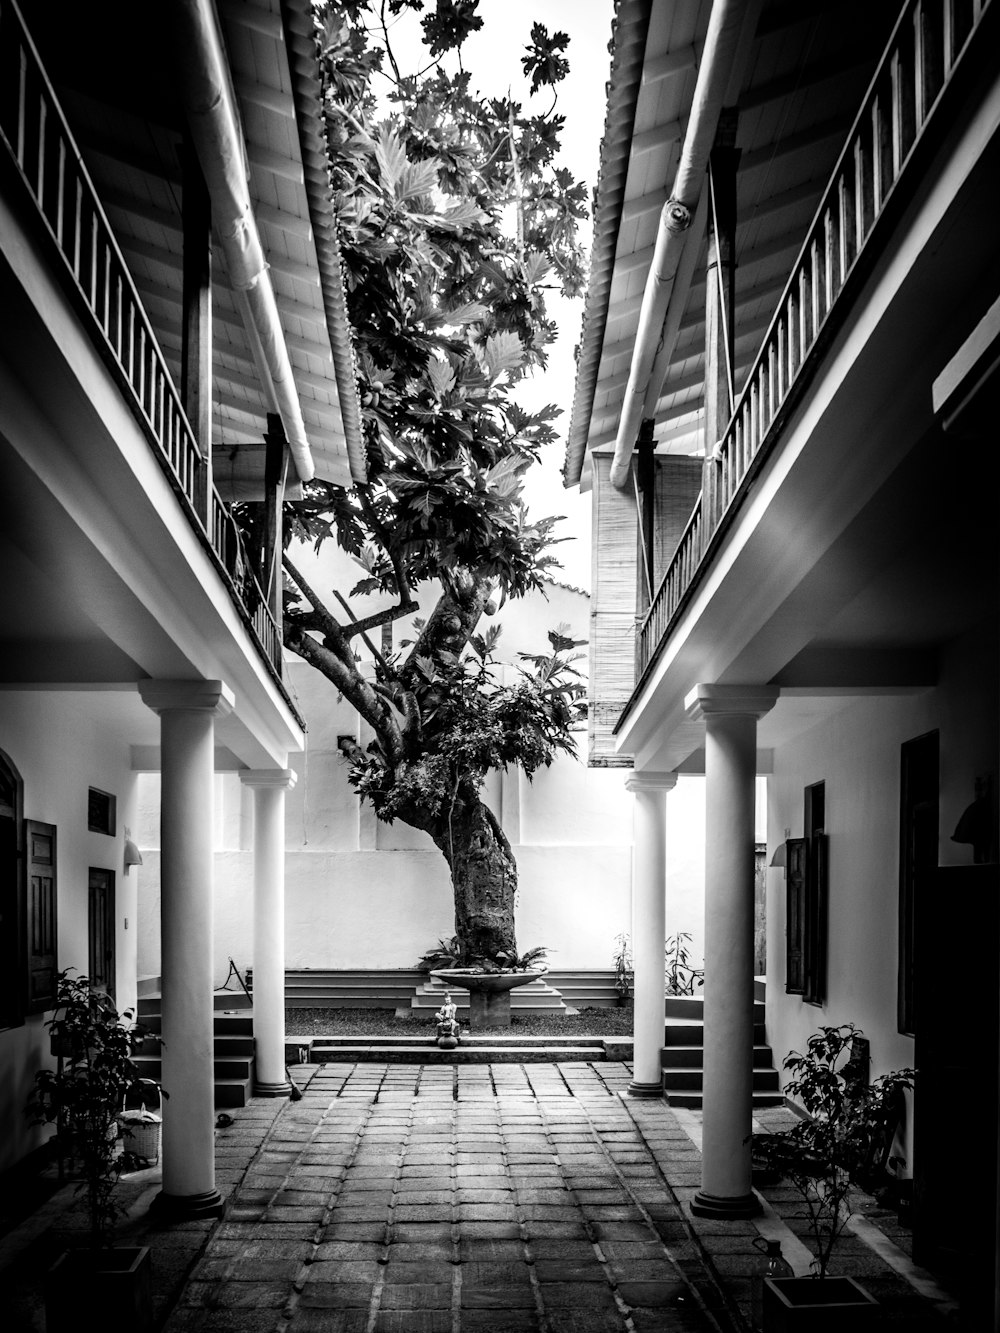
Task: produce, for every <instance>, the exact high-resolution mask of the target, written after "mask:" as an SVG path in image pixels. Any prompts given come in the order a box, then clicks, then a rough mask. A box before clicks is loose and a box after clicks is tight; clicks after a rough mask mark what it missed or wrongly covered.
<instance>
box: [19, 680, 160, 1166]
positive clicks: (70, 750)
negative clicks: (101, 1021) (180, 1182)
mask: <svg viewBox="0 0 1000 1333" xmlns="http://www.w3.org/2000/svg"><path fill="white" fill-rule="evenodd" d="M91 698H92V696H90V695H88V694H87V693H86V692H80V693H74V694H67V693H59V692H56V691H44V692H38V693H31V692H28V691H8V692H0V749H3V750H4V751H5V752H6V753H7V755H8V756H9V757H10V759H11V761H12V762H13V764H14V765H15V766H16V768H17V769H18V770H19V772H20V774H21V777H22V779H23V782H24V815H25V818H26V819H36V820H40V821H41V822H43V823H46V824H54V825H55V826H56V868H57V899H58V908H57V925H58V944H59V954H58V961H59V967H60V968H69V967H75V968H77V969H78V970H79V971H81V972H85V971H86V970H87V877H88V870H89V868H90V867H91V866H94V867H102V868H106V869H110V870H113V871H114V872H115V915H116V962H117V987H116V989H117V993H116V997H115V998H116V1003H117V1006H118V1008H119V1010H123V1009H125V1008H127V1007H130V1006H132V1005H134V1003H135V989H136V988H135V969H136V949H137V940H138V934H137V931H136V920H135V918H136V878H135V871H134V870H133V871H132V872H131V873H130V874H129V875H128V876H126V875H125V874H124V873H123V854H124V828H125V826H126V825H130V826H131V824H132V820H133V815H134V783H135V775H134V774H133V773H132V772H131V770H130V768H129V752H128V747H127V746H126V745H125V743H124V742H123V741H122V740H121V739H120V738H116V737H115V735H114V734H111V733H110V732H109V729H108V728H107V727H106V725H104V724H103V723H102V721H101V720H99V716H97V715H95V712H94V710H93V709H92V708H90V707H88V704H89V703H90V700H91ZM90 787H98V788H100V789H101V790H102V791H106V792H110V793H112V794H113V795H115V796H116V797H117V821H116V833H115V835H114V836H113V837H109V836H108V835H106V834H102V833H91V832H90V831H88V829H87V792H88V788H90ZM126 920H127V922H128V927H127V929H126V924H125V923H126ZM46 1017H49V1015H45V1014H34V1015H31V1016H29V1017H28V1018H27V1019H26V1021H25V1022H24V1024H22V1025H21V1026H18V1027H14V1028H10V1029H8V1030H7V1031H5V1032H0V1123H3V1125H4V1126H5V1132H4V1134H3V1135H0V1171H2V1170H4V1169H5V1168H6V1167H8V1166H10V1165H12V1164H13V1163H14V1162H16V1161H18V1160H19V1159H20V1158H21V1157H22V1156H24V1154H25V1153H27V1152H29V1151H30V1150H31V1149H32V1148H33V1147H36V1146H37V1145H38V1144H39V1143H40V1142H41V1141H42V1139H43V1138H44V1137H46V1136H47V1134H48V1132H49V1131H47V1130H46V1131H44V1132H43V1131H41V1130H38V1129H34V1128H32V1127H30V1126H29V1125H28V1124H27V1121H26V1118H25V1116H24V1115H23V1113H22V1107H23V1105H24V1102H25V1100H26V1098H27V1096H28V1093H29V1091H30V1089H31V1086H32V1083H33V1080H34V1074H35V1070H36V1069H40V1068H42V1067H43V1066H51V1065H54V1061H52V1059H51V1057H50V1056H49V1054H48V1047H49V1042H48V1032H47V1031H46V1029H45V1027H44V1022H45V1019H46Z"/></svg>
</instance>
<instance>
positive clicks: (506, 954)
mask: <svg viewBox="0 0 1000 1333" xmlns="http://www.w3.org/2000/svg"><path fill="white" fill-rule="evenodd" d="M548 952H549V951H548V949H546V948H545V947H544V946H543V945H538V946H536V947H535V948H534V949H528V950H527V951H526V952H525V953H522V954H519V953H517V951H516V950H515V949H497V950H495V951H494V952H493V953H492V954H490V955H484V954H477V955H474V956H472V955H470V954H469V951H468V950H467V949H466V948H464V947H463V945H462V942H461V941H460V940H459V938H458V937H457V936H453V937H452V938H451V939H450V940H438V942H437V944H436V945H435V947H434V948H433V949H429V950H428V951H427V953H425V954H424V955H423V956H422V957H421V958H420V959H419V961H418V963H417V966H418V967H420V968H422V969H423V970H424V971H427V972H429V973H430V974H431V975H432V976H433V977H436V978H437V979H438V980H439V981H443V982H444V984H445V985H446V986H448V987H449V988H452V987H455V986H457V987H458V988H459V989H461V990H467V991H468V992H469V1025H470V1027H472V1028H474V1029H475V1028H484V1027H510V992H511V991H512V990H515V989H516V988H517V987H518V986H524V985H526V984H527V983H528V982H530V981H533V980H534V979H535V978H536V977H538V976H540V975H541V974H542V973H543V972H544V971H545V967H544V966H542V965H541V964H542V961H543V959H544V958H545V957H546V956H547V954H548Z"/></svg>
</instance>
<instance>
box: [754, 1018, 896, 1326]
mask: <svg viewBox="0 0 1000 1333" xmlns="http://www.w3.org/2000/svg"><path fill="white" fill-rule="evenodd" d="M862 1038H863V1034H862V1032H861V1029H860V1028H858V1027H856V1026H855V1025H854V1024H853V1023H842V1024H841V1025H840V1026H839V1027H821V1028H820V1030H819V1031H818V1032H815V1033H813V1035H812V1036H811V1037H810V1038H809V1040H808V1042H807V1043H806V1052H805V1054H804V1055H803V1054H800V1053H799V1052H798V1051H792V1052H790V1054H789V1055H788V1056H786V1058H785V1060H784V1068H785V1069H786V1070H788V1071H789V1072H790V1073H791V1074H792V1075H793V1078H792V1079H791V1081H790V1082H789V1083H787V1084H786V1085H785V1092H786V1093H788V1094H790V1095H791V1096H793V1097H796V1098H798V1099H799V1101H800V1102H801V1103H802V1107H803V1109H804V1110H805V1112H806V1118H805V1119H802V1120H800V1121H799V1122H798V1123H797V1124H795V1125H793V1126H792V1128H791V1129H788V1130H784V1131H782V1132H779V1133H775V1134H755V1135H754V1136H753V1139H752V1146H753V1155H754V1159H755V1161H756V1162H758V1163H759V1164H761V1165H762V1166H763V1167H765V1168H769V1169H770V1170H772V1171H774V1172H775V1173H776V1174H778V1175H780V1176H781V1177H784V1178H785V1179H787V1180H788V1181H789V1182H790V1183H791V1184H792V1185H793V1186H794V1187H795V1189H796V1190H798V1192H799V1194H800V1195H801V1196H802V1198H803V1200H804V1202H805V1205H806V1208H807V1212H808V1223H809V1228H808V1229H809V1233H810V1235H811V1237H812V1241H813V1249H814V1251H815V1255H816V1258H815V1260H814V1262H813V1267H814V1269H815V1274H814V1276H813V1277H805V1278H781V1279H767V1280H766V1281H765V1282H764V1300H763V1312H764V1329H765V1330H767V1333H774V1331H776V1333H791V1331H792V1330H797V1329H801V1330H803V1331H805V1330H808V1331H809V1333H821V1331H822V1330H825V1329H830V1330H833V1329H838V1330H839V1329H841V1328H844V1327H846V1322H845V1321H847V1320H854V1319H856V1318H858V1317H862V1318H863V1317H865V1316H868V1315H871V1314H873V1312H874V1311H875V1309H876V1308H877V1307H876V1302H875V1300H874V1298H873V1297H872V1296H871V1295H870V1294H869V1293H868V1292H867V1291H865V1289H864V1288H863V1287H862V1286H860V1284H859V1283H857V1282H855V1280H854V1279H853V1278H850V1277H831V1276H829V1267H830V1261H831V1258H832V1256H833V1252H834V1248H835V1246H836V1244H837V1241H838V1240H839V1238H840V1236H841V1235H842V1234H843V1231H844V1228H845V1227H846V1226H847V1222H848V1219H849V1218H850V1215H851V1210H852V1200H851V1193H852V1189H853V1188H854V1187H855V1185H856V1184H857V1183H859V1182H860V1183H861V1184H862V1186H867V1185H869V1183H870V1181H871V1174H872V1167H873V1162H874V1160H875V1158H876V1157H878V1156H879V1155H880V1154H881V1153H882V1151H883V1145H885V1144H887V1142H888V1141H889V1137H890V1136H891V1133H892V1130H894V1129H895V1127H896V1125H897V1123H898V1116H899V1108H900V1105H901V1099H902V1095H903V1092H904V1090H905V1089H906V1088H912V1087H913V1077H914V1071H913V1070H912V1069H900V1070H894V1071H893V1072H892V1073H889V1074H882V1075H880V1076H879V1077H878V1078H876V1079H873V1080H872V1081H871V1082H870V1083H869V1081H868V1069H867V1055H865V1056H864V1057H863V1059H859V1057H858V1053H857V1052H858V1048H859V1047H860V1048H861V1049H864V1050H866V1049H867V1043H864V1046H861V1043H862Z"/></svg>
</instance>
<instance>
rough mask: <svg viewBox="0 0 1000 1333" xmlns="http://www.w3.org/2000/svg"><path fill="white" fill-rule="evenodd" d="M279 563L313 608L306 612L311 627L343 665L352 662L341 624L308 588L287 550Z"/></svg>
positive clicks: (348, 644)
mask: <svg viewBox="0 0 1000 1333" xmlns="http://www.w3.org/2000/svg"><path fill="white" fill-rule="evenodd" d="M281 563H282V565H283V566H284V567H285V569H287V570H288V572H289V574H291V576H292V578H293V579H294V580H295V583H296V584H297V586H298V588H299V591H300V592H301V593H302V595H303V596H304V597H305V598H306V600H307V601H308V602H309V603H310V605H311V606H312V608H313V610H312V612H311V613H307V614H308V619H309V621H311V622H312V624H311V628H314V629H318V630H319V632H320V633H321V634H322V635H323V638H324V640H325V641H326V645H327V647H328V648H329V649H330V651H331V652H334V653H336V654H337V656H338V657H339V658H340V659H341V661H342V662H344V664H345V665H347V664H348V663H350V662H353V660H354V656H353V654H352V652H351V645H350V643H349V642H348V639H347V636H346V635H345V634H344V627H343V625H341V624H340V623H339V622H338V621H336V620H334V618H333V616H332V615H331V614H330V612H329V611H328V610H327V609H326V607H325V606H324V604H323V603H322V602H321V601H320V599H319V597H318V596H317V595H316V593H315V592H313V590H312V588H310V586H309V584H308V583H307V582H306V581H305V579H304V578H303V577H302V575H301V574H300V573H299V571H298V570H297V569H296V568H295V566H294V565H293V564H292V562H291V560H290V559H289V558H288V553H287V552H285V554H284V555H282V557H281ZM299 623H301V624H303V627H304V622H303V621H300V622H299Z"/></svg>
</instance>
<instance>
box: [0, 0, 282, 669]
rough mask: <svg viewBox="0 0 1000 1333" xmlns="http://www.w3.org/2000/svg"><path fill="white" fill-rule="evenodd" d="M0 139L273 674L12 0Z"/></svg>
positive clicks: (164, 373)
mask: <svg viewBox="0 0 1000 1333" xmlns="http://www.w3.org/2000/svg"><path fill="white" fill-rule="evenodd" d="M0 143H2V144H3V146H4V148H5V149H6V152H7V153H8V154H9V155H10V158H11V159H12V161H13V163H14V164H15V165H16V168H17V173H18V174H19V175H20V177H21V179H22V181H23V182H24V185H25V187H26V189H27V191H28V193H29V194H30V197H31V198H32V199H33V200H34V203H35V206H36V208H37V211H38V214H39V216H40V218H41V220H42V222H43V223H44V226H45V229H46V231H47V232H48V234H49V236H50V237H51V239H52V241H53V242H54V245H55V248H56V251H57V253H58V255H59V256H61V258H62V262H63V265H64V274H63V276H64V277H65V278H66V279H67V280H68V282H69V285H70V288H71V290H72V291H73V292H74V294H75V295H76V297H77V301H76V304H77V306H78V308H80V309H81V310H82V312H83V313H84V321H85V323H86V324H87V325H88V331H89V333H90V335H91V336H92V337H93V338H94V340H95V342H96V343H97V345H98V348H99V350H100V352H101V354H102V356H103V357H104V359H105V361H106V362H107V363H108V364H109V365H110V367H111V369H112V373H114V375H115V378H116V379H117V381H118V383H119V386H120V388H121V389H122V392H123V393H124V395H125V397H126V399H127V400H128V402H129V404H130V406H131V408H132V410H133V412H134V413H135V415H136V417H137V418H138V420H139V422H140V424H141V426H142V427H143V429H144V431H145V433H146V436H147V438H148V439H149V440H150V442H151V443H152V445H153V447H154V450H155V452H156V455H157V458H158V459H159V461H160V464H161V465H162V466H163V468H164V471H165V472H166V474H167V476H168V478H169V479H170V482H171V484H172V486H173V488H174V491H175V493H176V494H177V496H178V500H179V502H180V504H181V507H182V509H183V510H184V512H185V514H186V516H187V518H188V521H189V522H191V523H192V524H193V526H194V527H195V528H196V529H197V530H198V531H199V532H200V533H202V534H203V535H204V536H205V537H206V538H207V539H208V541H209V543H210V545H211V548H212V550H213V551H214V552H215V555H216V556H217V557H218V560H219V564H220V569H219V573H220V575H222V576H223V577H224V578H225V579H226V580H227V582H228V584H229V588H230V592H231V593H232V594H233V595H234V597H235V598H236V600H237V602H238V603H239V605H240V606H241V607H242V609H243V611H244V612H245V614H246V617H247V621H248V626H252V628H253V633H254V636H255V637H256V641H257V647H258V649H259V650H260V651H261V652H262V653H263V654H264V656H265V658H266V659H267V661H268V662H269V663H270V665H271V667H272V668H273V669H274V670H275V672H276V673H277V674H278V675H279V676H280V672H281V641H280V635H279V633H278V630H277V626H276V625H275V623H274V618H273V617H272V616H271V614H270V611H269V610H268V607H267V603H266V602H265V600H264V597H263V595H262V594H261V591H260V587H259V585H258V583H257V580H256V578H255V577H254V574H253V572H252V571H251V570H250V569H249V568H248V567H245V563H244V567H243V569H242V572H241V573H240V574H239V575H238V577H234V571H236V570H237V568H238V565H239V562H238V561H237V559H236V557H235V555H234V552H235V551H236V549H237V545H238V536H237V533H236V529H235V525H234V524H233V520H232V518H231V517H230V515H229V513H228V511H227V510H226V508H225V506H224V505H223V503H222V500H221V499H220V497H219V495H218V492H217V491H216V490H215V488H214V487H213V488H212V491H211V497H210V501H209V509H210V512H211V522H210V524H209V528H208V529H207V528H206V523H205V519H204V518H202V517H201V514H202V513H203V512H204V501H203V500H201V502H200V503H199V494H200V493H201V494H203V488H204V478H205V477H206V476H207V471H208V469H207V466H206V460H205V458H204V455H203V453H202V450H201V448H200V447H199V444H198V441H197V440H196V439H195V436H194V432H193V431H192V429H191V426H190V424H189V422H188V419H187V416H186V415H185V412H184V408H183V406H182V403H181V399H180V395H179V393H178V392H177V389H176V387H175V385H174V382H173V379H172V377H171V375H170V372H169V370H168V369H167V365H166V362H165V361H164V358H163V353H162V352H161V351H160V347H159V343H158V341H157V338H156V334H155V333H154V331H153V328H152V325H151V324H150V322H149V319H148V317H147V315H146V312H145V310H144V309H143V306H142V302H141V301H140V299H139V294H138V292H137V291H136V288H135V284H134V283H133V281H132V278H131V276H130V274H129V271H128V268H127V266H126V264H125V260H124V259H123V257H122V253H121V251H120V249H119V248H118V244H117V242H116V240H115V237H114V233H113V232H112V230H111V226H110V224H109V222H108V219H107V217H106V215H105V213H104V209H103V208H102V207H101V203H100V200H99V199H98V196H97V192H96V190H95V189H94V185H93V182H92V181H91V179H90V176H89V174H88V172H87V168H86V167H85V166H84V163H83V159H82V157H81V156H80V151H79V149H78V148H77V146H76V143H75V141H74V139H73V136H72V134H71V133H70V130H69V126H68V124H67V122H66V119H65V117H64V115H63V113H62V110H61V108H60V106H59V102H58V99H57V98H56V95H55V92H54V90H53V88H52V85H51V83H50V82H49V80H48V78H47V76H46V74H45V70H44V69H43V67H42V64H41V61H40V60H39V57H38V52H37V50H36V49H35V46H34V44H33V43H32V41H31V37H30V35H29V34H28V32H27V30H26V28H25V25H24V22H23V20H22V18H21V15H20V13H19V11H18V8H17V5H16V4H15V3H14V0H0Z"/></svg>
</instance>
